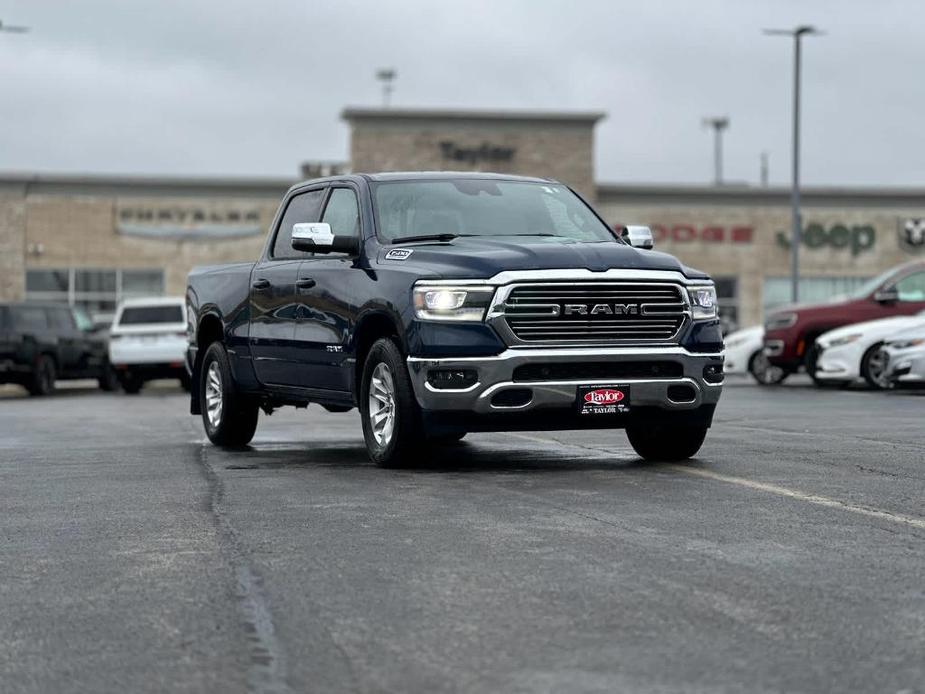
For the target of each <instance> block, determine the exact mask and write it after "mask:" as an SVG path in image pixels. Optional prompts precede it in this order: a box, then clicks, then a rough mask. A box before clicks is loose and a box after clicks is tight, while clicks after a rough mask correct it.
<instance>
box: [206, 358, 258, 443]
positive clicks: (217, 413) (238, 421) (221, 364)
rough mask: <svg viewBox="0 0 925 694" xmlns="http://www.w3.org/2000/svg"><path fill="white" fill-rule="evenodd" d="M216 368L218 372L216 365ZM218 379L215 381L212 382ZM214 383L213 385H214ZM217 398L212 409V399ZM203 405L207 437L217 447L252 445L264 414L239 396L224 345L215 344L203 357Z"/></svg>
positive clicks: (241, 395) (249, 399)
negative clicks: (258, 420)
mask: <svg viewBox="0 0 925 694" xmlns="http://www.w3.org/2000/svg"><path fill="white" fill-rule="evenodd" d="M213 364H214V365H215V367H214V370H213V366H212V365H213ZM213 378H214V379H216V380H217V383H216V381H215V380H211V379H213ZM210 381H211V384H210ZM213 396H215V397H217V400H213V402H212V404H213V406H215V405H216V403H217V406H216V407H213V409H212V410H210V409H209V405H210V402H209V399H210V398H212V397H213ZM199 405H200V407H201V409H202V424H203V427H204V428H205V430H206V436H208V437H209V440H210V441H211V442H212V443H214V444H215V445H216V446H223V447H227V448H240V447H241V446H246V445H247V444H248V443H250V441H251V439H252V438H254V432H255V431H256V430H257V417H258V415H259V414H260V410H259V407H258V405H257V403H256V402H255V401H254V400H253V399H251V398H248V397H247V396H245V395H243V394H242V393H239V392H238V391H237V389H236V388H235V383H234V379H233V378H232V375H231V363H230V362H229V361H228V353H227V352H226V351H225V347H224V346H223V345H222V343H221V342H213V343H212V344H211V345H209V348H208V349H207V350H206V353H205V356H204V357H203V358H202V370H201V371H200V373H199Z"/></svg>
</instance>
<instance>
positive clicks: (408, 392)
mask: <svg viewBox="0 0 925 694" xmlns="http://www.w3.org/2000/svg"><path fill="white" fill-rule="evenodd" d="M359 405H360V419H361V420H362V421H363V438H364V439H365V440H366V450H367V452H368V453H369V458H370V460H372V461H373V462H374V463H376V465H379V466H381V467H406V466H409V465H413V464H414V463H415V462H416V461H417V459H418V456H419V452H420V450H421V446H422V444H423V442H424V433H423V428H422V426H421V413H420V411H419V410H418V405H417V401H416V400H415V398H414V390H413V388H412V386H411V379H410V377H409V376H408V368H407V366H405V359H404V356H403V355H402V353H401V350H400V349H399V348H398V345H396V344H395V342H394V341H393V340H391V339H388V338H383V339H381V340H377V341H376V342H375V343H374V344H373V346H372V347H371V348H370V350H369V354H368V355H367V357H366V362H365V363H364V364H363V378H362V381H361V382H360V397H359Z"/></svg>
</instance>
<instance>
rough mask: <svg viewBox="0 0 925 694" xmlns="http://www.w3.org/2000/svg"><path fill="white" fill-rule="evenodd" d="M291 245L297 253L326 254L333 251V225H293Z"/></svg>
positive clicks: (324, 223) (313, 223) (308, 223)
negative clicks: (313, 252)
mask: <svg viewBox="0 0 925 694" xmlns="http://www.w3.org/2000/svg"><path fill="white" fill-rule="evenodd" d="M289 243H290V244H291V245H292V248H293V250H296V251H308V252H312V251H315V252H321V253H324V252H327V251H329V250H331V246H332V245H333V244H334V234H333V232H332V231H331V225H330V224H328V223H326V222H300V223H299V224H293V225H292V238H291V239H290V241H289Z"/></svg>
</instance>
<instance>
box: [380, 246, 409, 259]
mask: <svg viewBox="0 0 925 694" xmlns="http://www.w3.org/2000/svg"><path fill="white" fill-rule="evenodd" d="M412 253H414V249H412V248H393V249H392V250H391V251H389V252H388V253H386V254H385V259H386V260H408V258H410V257H411V254H412Z"/></svg>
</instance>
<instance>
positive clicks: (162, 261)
mask: <svg viewBox="0 0 925 694" xmlns="http://www.w3.org/2000/svg"><path fill="white" fill-rule="evenodd" d="M133 203H141V204H144V205H146V206H148V207H154V208H155V209H160V208H171V207H176V206H182V207H190V206H195V207H196V208H197V209H205V210H209V209H215V210H226V209H228V208H247V209H252V208H257V209H258V210H259V211H260V220H259V231H258V233H257V234H255V235H253V236H248V237H246V238H236V239H235V238H231V239H229V238H216V239H209V240H198V239H197V240H171V239H149V238H138V237H133V236H128V235H125V234H122V233H119V232H118V231H117V228H116V210H117V208H118V206H120V205H130V204H133ZM277 204H278V200H277V199H276V198H267V199H262V200H254V199H252V198H247V199H243V200H241V199H235V198H228V199H222V198H203V199H196V198H192V199H191V198H154V199H152V198H151V197H146V198H143V199H140V200H136V199H131V198H130V199H125V198H114V197H92V196H58V195H35V196H30V197H29V199H28V202H27V204H26V222H25V241H26V244H27V246H28V245H29V244H41V245H42V247H43V248H44V252H43V253H42V254H41V255H38V256H36V255H30V256H28V257H27V258H26V261H25V262H26V265H27V267H29V268H42V267H46V268H53V267H55V268H57V267H61V268H64V267H85V268H162V269H164V271H165V291H166V292H167V293H168V294H175V295H182V294H183V293H184V290H185V287H186V275H187V273H188V272H189V271H190V269H191V268H193V267H194V266H196V265H209V264H213V263H226V262H235V261H252V260H256V258H257V256H258V255H259V254H260V251H261V249H262V248H263V243H264V239H265V237H266V232H267V229H268V228H269V225H270V223H271V221H272V217H273V214H274V213H275V212H276V207H277ZM19 284H20V286H22V284H23V282H22V280H20V281H19Z"/></svg>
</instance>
